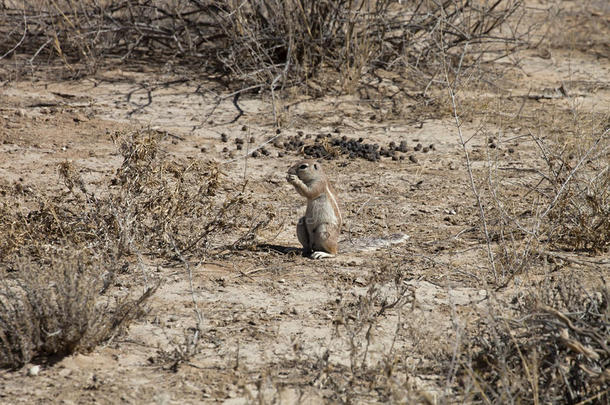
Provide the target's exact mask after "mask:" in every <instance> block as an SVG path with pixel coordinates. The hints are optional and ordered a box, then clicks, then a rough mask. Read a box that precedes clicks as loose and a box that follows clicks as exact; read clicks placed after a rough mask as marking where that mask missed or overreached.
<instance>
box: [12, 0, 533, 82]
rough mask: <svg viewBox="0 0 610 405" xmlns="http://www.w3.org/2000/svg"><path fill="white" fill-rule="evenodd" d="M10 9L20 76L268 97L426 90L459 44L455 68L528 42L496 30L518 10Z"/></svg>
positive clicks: (333, 5)
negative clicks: (337, 88) (140, 75)
mask: <svg viewBox="0 0 610 405" xmlns="http://www.w3.org/2000/svg"><path fill="white" fill-rule="evenodd" d="M17 3H18V4H16V3H15V2H14V1H13V0H3V1H2V2H1V3H0V5H1V6H2V8H3V10H4V12H3V14H2V16H1V17H0V32H2V33H3V34H4V36H5V38H7V39H8V40H7V41H4V42H3V43H2V44H1V45H0V56H4V57H8V56H11V57H14V58H16V60H21V61H22V62H25V64H26V65H27V66H28V67H34V66H36V64H37V63H39V61H43V60H44V61H45V62H47V63H48V62H49V61H52V60H57V59H59V60H61V61H62V62H63V64H64V65H65V66H67V67H68V68H69V70H70V72H71V74H72V75H77V74H81V73H83V71H82V68H83V67H84V68H85V70H84V72H87V71H88V72H91V71H94V70H95V69H97V67H98V66H99V65H102V64H103V63H105V62H104V61H105V59H107V58H117V57H118V58H121V59H122V60H125V61H130V60H137V61H141V60H142V59H147V60H149V62H150V63H154V61H155V60H163V61H171V60H180V61H181V65H185V64H186V65H189V66H191V67H193V68H196V69H197V71H199V72H201V71H203V72H208V73H214V74H217V73H221V74H222V75H225V74H228V75H230V77H229V79H230V80H229V81H227V82H233V81H237V83H240V84H244V85H245V86H246V87H247V88H257V87H258V88H260V87H264V88H271V89H272V90H274V89H278V88H281V87H284V86H291V85H295V84H296V85H299V86H301V85H303V84H306V83H307V82H308V80H309V79H312V78H316V79H318V80H321V79H323V78H322V77H321V75H319V73H322V72H324V73H325V74H327V77H326V79H324V80H326V81H327V82H328V83H334V82H335V81H336V80H337V78H339V79H340V82H341V85H342V87H343V90H347V91H353V90H354V89H355V87H356V85H357V83H358V82H359V81H360V80H361V77H362V75H364V74H366V73H370V72H371V71H372V70H374V69H376V68H384V69H387V70H394V69H401V70H402V71H404V69H407V70H408V71H409V72H410V73H409V74H410V75H412V76H421V75H423V77H425V80H426V81H429V80H430V79H431V78H432V79H433V78H434V77H435V76H436V74H437V73H438V71H439V63H440V56H441V54H445V55H449V56H451V57H458V56H459V54H457V53H456V52H454V51H456V49H458V48H459V47H460V46H461V45H463V44H465V43H468V44H469V47H470V48H469V49H471V51H470V50H469V56H468V57H467V58H462V62H463V63H462V67H463V68H466V67H467V66H474V65H476V64H478V63H479V62H484V61H488V60H493V59H495V58H497V57H500V56H502V55H506V54H507V53H510V52H512V51H513V50H514V49H515V48H517V47H521V46H524V45H525V44H526V42H525V41H524V40H523V36H524V35H527V34H528V31H527V30H526V29H522V27H520V26H519V24H520V23H521V22H522V21H521V19H519V18H515V19H514V21H513V23H511V24H509V27H508V28H507V27H504V28H503V26H504V25H506V23H507V22H508V21H509V20H510V19H511V17H512V16H513V15H515V13H517V12H518V11H519V10H521V9H522V1H521V0H502V1H481V2H476V3H472V2H469V1H463V0H460V1H444V2H430V1H425V0H418V1H415V2H395V1H391V0H359V1H352V0H340V1H330V0H320V1H318V0H290V1H279V0H271V1H260V0H249V1H216V0H206V1H194V0H178V1H165V0H145V1H140V2H137V3H134V2H132V1H127V0H111V1H108V2H103V3H99V2H95V1H91V0H79V1H48V0H43V1H38V0H36V1H34V0H26V1H24V2H17ZM26 27H27V28H26ZM441 36H442V37H444V38H445V39H446V41H444V42H441V41H439V38H440V37H441ZM21 55H23V56H21ZM43 57H44V58H46V59H42V58H43ZM328 73H330V75H328ZM337 74H338V76H337Z"/></svg>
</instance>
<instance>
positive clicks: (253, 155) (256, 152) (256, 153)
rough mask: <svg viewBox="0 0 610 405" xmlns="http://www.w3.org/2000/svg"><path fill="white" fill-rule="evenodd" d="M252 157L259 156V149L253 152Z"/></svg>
mask: <svg viewBox="0 0 610 405" xmlns="http://www.w3.org/2000/svg"><path fill="white" fill-rule="evenodd" d="M252 157H253V158H257V157H258V151H256V150H255V151H254V152H252Z"/></svg>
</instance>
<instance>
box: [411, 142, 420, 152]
mask: <svg viewBox="0 0 610 405" xmlns="http://www.w3.org/2000/svg"><path fill="white" fill-rule="evenodd" d="M421 148H422V145H421V143H418V144H417V145H415V147H414V148H413V150H414V151H416V152H417V151H420V150H421Z"/></svg>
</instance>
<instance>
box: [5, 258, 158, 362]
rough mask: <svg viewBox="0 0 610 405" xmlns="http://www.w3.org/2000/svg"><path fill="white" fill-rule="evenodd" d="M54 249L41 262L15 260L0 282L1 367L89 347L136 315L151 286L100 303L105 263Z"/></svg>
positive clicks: (63, 354)
mask: <svg viewBox="0 0 610 405" xmlns="http://www.w3.org/2000/svg"><path fill="white" fill-rule="evenodd" d="M55 253H56V254H57V255H56V256H54V257H52V258H49V259H48V263H46V264H40V263H34V262H30V261H28V260H27V259H22V260H20V261H19V263H17V264H16V268H15V269H14V273H11V275H9V276H3V279H2V281H1V282H0V367H10V368H18V367H20V366H22V365H24V364H26V363H28V362H30V361H31V360H33V359H49V358H53V357H54V358H58V357H62V356H65V355H69V354H72V353H74V352H83V351H88V350H91V349H92V348H94V347H95V346H96V345H98V344H99V343H101V342H103V341H106V340H107V339H109V338H110V337H112V336H114V335H115V334H117V333H119V332H120V331H121V329H122V328H123V327H125V326H127V325H128V324H129V322H130V321H131V320H133V319H134V318H136V317H138V316H139V315H140V314H141V312H142V304H143V303H144V301H145V300H146V299H147V298H149V297H150V296H151V295H152V294H153V293H154V291H155V289H156V287H155V288H149V289H147V290H146V291H145V292H144V293H143V294H142V295H141V296H140V297H138V298H136V299H133V298H130V297H124V298H121V299H120V300H116V302H106V303H101V302H100V293H101V291H102V289H103V287H104V284H105V283H106V281H107V280H105V269H104V266H105V265H104V264H103V263H100V262H98V261H96V260H95V259H93V258H92V257H87V256H84V255H82V256H80V257H79V256H73V255H70V254H66V253H64V254H61V253H59V252H55Z"/></svg>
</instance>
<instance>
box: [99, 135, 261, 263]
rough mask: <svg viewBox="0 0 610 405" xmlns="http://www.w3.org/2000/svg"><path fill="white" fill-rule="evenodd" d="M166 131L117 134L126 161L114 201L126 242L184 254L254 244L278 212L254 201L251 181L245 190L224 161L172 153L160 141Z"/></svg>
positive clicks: (173, 254)
mask: <svg viewBox="0 0 610 405" xmlns="http://www.w3.org/2000/svg"><path fill="white" fill-rule="evenodd" d="M160 136H161V135H159V134H157V133H155V132H137V133H133V132H131V133H117V134H115V135H114V140H115V143H116V144H117V145H118V148H119V150H120V152H121V154H122V155H123V164H122V165H121V167H120V168H119V169H118V170H117V172H116V177H115V179H114V180H113V181H112V182H113V184H114V185H115V186H116V187H118V191H117V192H115V193H112V194H111V197H110V200H109V201H110V204H109V205H110V206H112V207H113V208H112V209H113V211H114V217H115V218H116V220H117V221H121V222H122V224H120V225H119V226H118V229H119V230H120V234H119V235H118V236H119V238H120V240H121V246H122V248H123V249H127V250H130V249H133V248H136V249H138V250H140V251H145V252H147V253H150V254H153V255H155V256H160V257H165V258H174V259H178V258H179V256H180V255H187V256H190V255H193V254H197V255H198V256H199V257H204V256H205V255H207V254H209V253H210V252H221V251H227V250H231V249H244V248H247V247H248V246H252V244H253V243H254V239H255V236H256V233H257V232H258V231H259V230H260V229H262V228H264V227H265V226H266V225H267V224H268V223H269V222H270V220H271V219H272V217H273V213H272V212H270V211H265V210H259V209H257V208H256V207H253V206H251V205H250V203H249V201H253V200H254V199H251V198H249V191H248V190H247V189H246V188H245V184H244V185H242V187H241V190H240V189H239V188H240V186H239V185H237V184H230V183H225V177H224V176H223V174H222V171H221V167H220V165H219V164H218V163H215V162H201V161H195V160H184V159H178V158H175V159H171V158H169V156H167V155H166V154H165V153H164V152H163V151H162V150H161V149H160V148H159V147H158V141H159V139H160ZM235 188H237V190H236V191H232V190H235Z"/></svg>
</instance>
